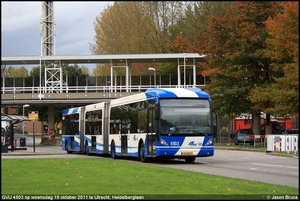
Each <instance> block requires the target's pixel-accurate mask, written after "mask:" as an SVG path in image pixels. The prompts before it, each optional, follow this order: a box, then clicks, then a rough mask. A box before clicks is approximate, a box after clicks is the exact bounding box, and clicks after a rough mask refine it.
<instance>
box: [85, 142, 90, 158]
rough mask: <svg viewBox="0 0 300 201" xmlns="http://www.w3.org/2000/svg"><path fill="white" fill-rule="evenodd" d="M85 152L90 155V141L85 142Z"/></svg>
mask: <svg viewBox="0 0 300 201" xmlns="http://www.w3.org/2000/svg"><path fill="white" fill-rule="evenodd" d="M85 153H86V155H88V156H89V155H90V152H89V145H88V143H87V142H86V144H85Z"/></svg>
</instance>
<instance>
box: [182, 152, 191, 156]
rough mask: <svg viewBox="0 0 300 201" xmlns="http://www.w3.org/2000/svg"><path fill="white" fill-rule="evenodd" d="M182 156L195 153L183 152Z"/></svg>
mask: <svg viewBox="0 0 300 201" xmlns="http://www.w3.org/2000/svg"><path fill="white" fill-rule="evenodd" d="M181 155H184V156H190V155H193V152H181Z"/></svg>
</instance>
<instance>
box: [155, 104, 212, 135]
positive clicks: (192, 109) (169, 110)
mask: <svg viewBox="0 0 300 201" xmlns="http://www.w3.org/2000/svg"><path fill="white" fill-rule="evenodd" d="M160 105H161V124H160V131H161V132H160V134H161V135H169V136H170V135H174V136H175V135H184V136H208V135H212V133H211V126H212V125H211V124H212V123H211V110H210V104H209V100H207V99H200V100H199V99H164V100H161V102H160Z"/></svg>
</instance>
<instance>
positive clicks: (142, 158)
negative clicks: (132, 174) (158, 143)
mask: <svg viewBox="0 0 300 201" xmlns="http://www.w3.org/2000/svg"><path fill="white" fill-rule="evenodd" d="M139 153H140V154H139V155H140V159H141V161H142V162H143V163H144V162H147V159H146V157H145V152H144V143H143V142H141V144H140V149H139Z"/></svg>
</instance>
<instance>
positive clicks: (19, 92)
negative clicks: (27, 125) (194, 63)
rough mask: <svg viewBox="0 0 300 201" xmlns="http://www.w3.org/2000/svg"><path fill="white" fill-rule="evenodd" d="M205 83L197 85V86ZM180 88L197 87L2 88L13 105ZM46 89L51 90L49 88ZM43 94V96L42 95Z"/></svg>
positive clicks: (75, 101) (85, 101) (74, 101)
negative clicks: (53, 89) (59, 90)
mask: <svg viewBox="0 0 300 201" xmlns="http://www.w3.org/2000/svg"><path fill="white" fill-rule="evenodd" d="M199 86H203V85H197V87H199ZM153 87H160V88H173V87H175V88H178V87H196V86H193V85H185V86H183V85H180V86H178V85H155V86H154V85H139V86H69V87H63V88H62V89H61V92H55V91H52V92H50V93H43V91H44V90H45V89H44V88H39V87H5V89H4V88H2V94H1V105H2V106H8V105H10V106H12V105H19V106H22V105H24V104H30V105H31V106H34V105H35V106H42V105H49V104H55V105H61V106H62V105H70V104H72V105H74V104H75V105H85V104H92V103H97V102H102V101H105V100H107V99H115V98H121V97H125V96H128V95H132V94H136V93H141V92H144V91H146V90H147V89H148V88H153ZM45 91H51V89H47V90H45ZM40 94H42V97H41V96H40Z"/></svg>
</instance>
